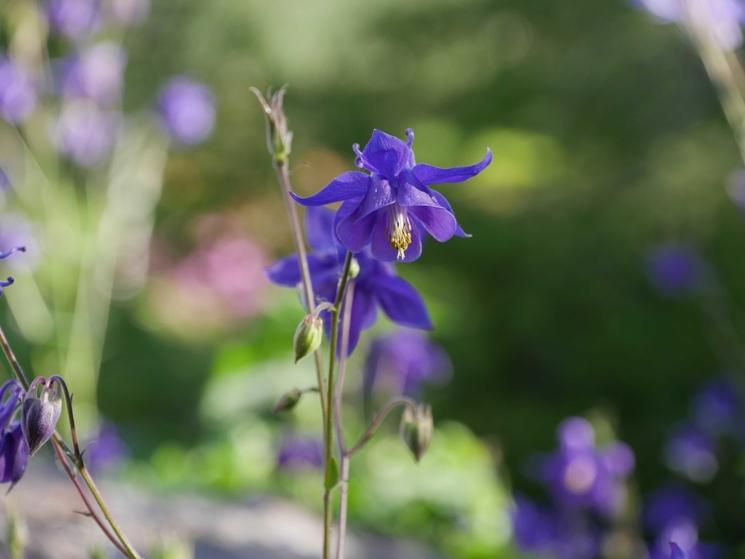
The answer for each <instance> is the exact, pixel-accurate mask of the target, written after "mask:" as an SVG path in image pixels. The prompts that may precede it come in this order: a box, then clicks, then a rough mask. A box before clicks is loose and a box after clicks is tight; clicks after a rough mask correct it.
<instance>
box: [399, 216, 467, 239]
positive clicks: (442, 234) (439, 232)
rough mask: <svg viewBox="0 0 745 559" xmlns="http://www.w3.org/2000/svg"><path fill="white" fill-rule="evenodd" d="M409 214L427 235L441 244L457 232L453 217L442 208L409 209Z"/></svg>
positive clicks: (456, 224) (456, 223)
mask: <svg viewBox="0 0 745 559" xmlns="http://www.w3.org/2000/svg"><path fill="white" fill-rule="evenodd" d="M409 214H411V215H413V216H414V217H416V218H417V219H418V220H419V222H420V223H421V224H422V225H423V226H424V228H425V229H426V230H427V233H429V234H430V235H432V236H433V237H434V238H435V239H436V240H438V241H440V242H441V243H444V242H445V241H447V240H449V239H450V238H451V237H452V236H453V235H455V233H456V232H457V230H458V222H457V221H456V220H455V216H454V215H453V214H452V213H450V212H449V211H448V210H446V209H444V208H427V207H415V208H409Z"/></svg>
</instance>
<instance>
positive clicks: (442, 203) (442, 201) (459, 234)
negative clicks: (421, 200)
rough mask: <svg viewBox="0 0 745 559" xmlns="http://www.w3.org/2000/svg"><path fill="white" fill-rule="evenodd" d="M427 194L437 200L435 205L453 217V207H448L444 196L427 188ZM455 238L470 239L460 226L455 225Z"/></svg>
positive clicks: (448, 203) (448, 204)
mask: <svg viewBox="0 0 745 559" xmlns="http://www.w3.org/2000/svg"><path fill="white" fill-rule="evenodd" d="M427 192H429V194H430V195H431V196H432V197H433V198H434V199H435V200H437V203H438V204H440V206H442V207H443V208H445V209H446V210H448V211H449V212H450V213H451V214H453V215H455V212H454V211H453V206H451V205H450V202H448V199H447V198H445V196H444V195H442V194H441V193H440V192H437V191H436V190H435V189H434V188H427ZM455 236H456V237H464V238H469V237H471V235H470V234H469V233H466V232H465V231H463V228H462V227H461V226H460V225H456V228H455Z"/></svg>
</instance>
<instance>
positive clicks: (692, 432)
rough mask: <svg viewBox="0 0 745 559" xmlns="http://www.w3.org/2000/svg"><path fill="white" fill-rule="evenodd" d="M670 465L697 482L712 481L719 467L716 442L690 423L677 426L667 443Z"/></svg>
mask: <svg viewBox="0 0 745 559" xmlns="http://www.w3.org/2000/svg"><path fill="white" fill-rule="evenodd" d="M665 462H666V463H667V465H668V467H669V468H670V469H671V470H673V471H675V472H678V473H680V474H682V475H684V476H686V477H687V478H688V479H690V480H692V481H697V482H707V481H710V480H711V479H712V478H713V477H714V476H715V475H716V473H717V470H718V469H719V462H718V460H717V456H716V449H715V443H714V441H713V440H711V439H710V438H709V437H707V436H706V435H704V434H703V433H701V432H700V431H699V430H697V429H695V428H694V427H692V426H689V425H683V426H681V427H679V428H677V429H676V430H675V431H674V432H673V434H672V436H671V437H670V438H669V439H668V441H667V444H666V445H665Z"/></svg>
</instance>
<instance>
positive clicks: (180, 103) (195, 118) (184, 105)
mask: <svg viewBox="0 0 745 559" xmlns="http://www.w3.org/2000/svg"><path fill="white" fill-rule="evenodd" d="M158 112H159V113H160V118H161V121H162V123H163V126H164V127H165V129H166V130H167V131H168V134H170V136H171V137H172V138H173V139H174V140H176V141H177V142H180V143H182V144H186V145H194V144H198V143H200V142H203V141H204V140H206V139H207V137H209V135H210V133H211V132H212V129H213V127H214V125H215V99H214V96H213V95H212V92H211V91H210V90H209V89H208V88H207V87H206V86H204V85H202V84H201V83H197V82H195V81H193V80H191V79H189V78H187V77H185V76H178V77H175V78H172V79H171V81H169V82H168V84H166V86H165V87H164V88H163V89H162V90H161V92H160V96H159V99H158Z"/></svg>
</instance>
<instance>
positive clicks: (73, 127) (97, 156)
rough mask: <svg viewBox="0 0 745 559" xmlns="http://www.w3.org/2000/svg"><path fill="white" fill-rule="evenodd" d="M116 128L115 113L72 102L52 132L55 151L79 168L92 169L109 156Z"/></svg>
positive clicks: (62, 112) (64, 110)
mask: <svg viewBox="0 0 745 559" xmlns="http://www.w3.org/2000/svg"><path fill="white" fill-rule="evenodd" d="M118 126H119V118H118V115H117V114H116V113H113V112H109V111H104V110H102V109H100V108H99V107H98V106H97V105H96V104H94V103H92V102H90V101H85V100H75V101H70V102H67V103H66V104H65V105H64V106H63V108H62V111H61V112H60V115H59V119H58V120H57V124H56V126H55V129H54V140H55V143H56V145H57V149H58V150H59V151H60V152H61V153H63V154H65V155H66V156H68V157H69V158H70V159H71V160H72V161H74V162H75V163H77V164H78V165H80V166H82V167H94V166H96V165H98V164H99V163H101V162H103V160H104V159H105V158H106V157H107V156H108V155H109V153H110V152H111V150H112V148H113V147H114V142H115V140H116V134H117V130H118Z"/></svg>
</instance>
